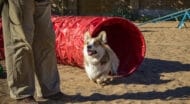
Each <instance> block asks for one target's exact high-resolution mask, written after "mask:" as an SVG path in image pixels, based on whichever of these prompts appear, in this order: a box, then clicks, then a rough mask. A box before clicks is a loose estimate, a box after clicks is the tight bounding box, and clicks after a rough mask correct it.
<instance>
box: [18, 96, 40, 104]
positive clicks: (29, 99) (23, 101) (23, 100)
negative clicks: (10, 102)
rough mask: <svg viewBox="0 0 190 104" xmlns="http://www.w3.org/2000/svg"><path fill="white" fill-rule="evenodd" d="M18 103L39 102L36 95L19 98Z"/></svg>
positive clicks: (36, 103) (29, 103)
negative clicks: (35, 97)
mask: <svg viewBox="0 0 190 104" xmlns="http://www.w3.org/2000/svg"><path fill="white" fill-rule="evenodd" d="M16 104H38V102H36V100H35V99H34V97H32V96H30V97H26V98H23V99H18V100H17V103H16Z"/></svg>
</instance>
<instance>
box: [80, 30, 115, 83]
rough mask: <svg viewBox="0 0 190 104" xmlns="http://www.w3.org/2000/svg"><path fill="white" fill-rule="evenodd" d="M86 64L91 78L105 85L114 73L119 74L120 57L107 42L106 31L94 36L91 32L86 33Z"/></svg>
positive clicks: (84, 52) (86, 69)
mask: <svg viewBox="0 0 190 104" xmlns="http://www.w3.org/2000/svg"><path fill="white" fill-rule="evenodd" d="M83 54H84V66H85V71H86V73H87V76H88V77H89V79H90V80H92V81H94V82H95V83H97V84H99V85H104V84H105V83H107V81H111V80H112V76H110V73H111V74H112V75H117V69H118V66H119V59H118V57H117V56H116V54H115V53H114V51H113V50H112V49H111V48H110V47H109V46H108V44H107V36H106V32H105V31H101V32H100V33H99V35H98V36H97V37H94V38H92V37H91V35H90V33H89V32H86V33H85V34H84V49H83Z"/></svg>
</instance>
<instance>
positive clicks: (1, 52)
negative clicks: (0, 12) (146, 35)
mask: <svg viewBox="0 0 190 104" xmlns="http://www.w3.org/2000/svg"><path fill="white" fill-rule="evenodd" d="M3 47H4V46H3V31H2V20H1V19H0V60H2V59H4V58H5V55H4V49H3Z"/></svg>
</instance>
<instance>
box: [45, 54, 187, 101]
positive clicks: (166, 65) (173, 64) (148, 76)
mask: <svg viewBox="0 0 190 104" xmlns="http://www.w3.org/2000/svg"><path fill="white" fill-rule="evenodd" d="M179 71H190V64H182V63H180V62H178V61H165V60H159V59H148V58H146V59H145V60H144V62H143V63H142V65H141V67H140V68H139V69H138V70H137V71H136V72H135V73H134V74H132V75H130V76H129V77H126V78H121V79H118V80H114V81H113V82H112V83H110V84H112V85H117V84H121V83H122V84H123V83H125V84H145V85H150V84H164V83H168V82H170V81H172V80H161V79H160V74H161V73H172V72H179ZM175 98H178V99H189V98H190V86H183V87H178V88H176V89H171V90H167V91H165V92H157V91H151V92H137V93H125V94H123V95H103V94H100V93H94V94H92V95H90V96H81V94H77V95H71V96H65V98H63V101H64V102H65V101H66V100H64V99H70V100H69V102H85V101H112V100H116V99H126V100H127V99H132V100H153V99H161V100H171V99H175ZM41 103H42V104H46V103H48V101H47V102H41Z"/></svg>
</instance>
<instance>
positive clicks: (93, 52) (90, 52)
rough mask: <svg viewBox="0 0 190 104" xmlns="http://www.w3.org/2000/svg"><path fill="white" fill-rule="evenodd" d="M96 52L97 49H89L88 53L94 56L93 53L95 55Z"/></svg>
mask: <svg viewBox="0 0 190 104" xmlns="http://www.w3.org/2000/svg"><path fill="white" fill-rule="evenodd" d="M94 54H97V51H95V50H89V49H88V55H89V56H92V55H94Z"/></svg>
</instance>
